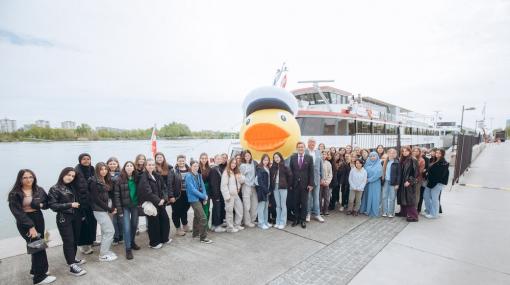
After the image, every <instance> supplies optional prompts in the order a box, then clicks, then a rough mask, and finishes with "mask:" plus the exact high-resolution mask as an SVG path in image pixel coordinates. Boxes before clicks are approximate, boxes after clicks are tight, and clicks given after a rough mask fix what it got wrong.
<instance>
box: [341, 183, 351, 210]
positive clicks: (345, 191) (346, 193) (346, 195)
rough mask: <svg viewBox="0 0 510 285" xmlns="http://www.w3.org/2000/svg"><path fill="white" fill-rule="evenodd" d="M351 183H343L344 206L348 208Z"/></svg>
mask: <svg viewBox="0 0 510 285" xmlns="http://www.w3.org/2000/svg"><path fill="white" fill-rule="evenodd" d="M349 188H350V186H349V184H342V207H344V208H346V207H347V206H348V205H349V192H350V189H349Z"/></svg>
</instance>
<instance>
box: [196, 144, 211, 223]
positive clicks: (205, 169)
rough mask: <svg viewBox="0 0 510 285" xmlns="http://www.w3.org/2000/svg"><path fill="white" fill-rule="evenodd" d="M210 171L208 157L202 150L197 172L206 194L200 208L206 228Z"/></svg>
mask: <svg viewBox="0 0 510 285" xmlns="http://www.w3.org/2000/svg"><path fill="white" fill-rule="evenodd" d="M210 172H211V167H210V166H209V157H208V156H207V153H205V152H203V153H201V154H200V159H199V164H198V173H199V174H200V176H202V180H203V181H204V187H205V193H206V194H207V200H206V201H204V203H203V205H202V208H203V209H204V213H205V218H206V221H207V223H206V228H209V216H210V214H209V209H210V205H211V201H210V197H212V196H211V186H210V185H209V173H210Z"/></svg>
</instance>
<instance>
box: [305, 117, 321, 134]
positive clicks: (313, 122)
mask: <svg viewBox="0 0 510 285" xmlns="http://www.w3.org/2000/svg"><path fill="white" fill-rule="evenodd" d="M300 126H301V135H303V136H318V135H321V134H322V118H303V120H302V121H301V123H300Z"/></svg>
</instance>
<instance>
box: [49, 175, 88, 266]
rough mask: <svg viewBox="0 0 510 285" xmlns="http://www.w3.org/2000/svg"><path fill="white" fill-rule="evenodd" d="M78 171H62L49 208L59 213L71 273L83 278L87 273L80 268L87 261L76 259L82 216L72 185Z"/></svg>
mask: <svg viewBox="0 0 510 285" xmlns="http://www.w3.org/2000/svg"><path fill="white" fill-rule="evenodd" d="M75 176H76V171H74V168H72V167H66V168H64V169H62V171H61V172H60V175H59V176H58V180H57V184H55V185H53V186H52V187H51V188H50V191H49V192H48V206H49V207H50V208H51V209H52V210H53V211H54V212H56V213H57V217H56V220H57V228H58V232H59V233H60V236H61V237H62V243H63V246H62V249H63V250H64V257H65V259H66V262H67V265H69V273H70V274H71V275H74V276H81V275H83V274H86V273H87V271H85V270H84V269H82V268H81V267H80V265H81V264H84V263H85V259H81V260H78V259H76V251H77V249H78V247H77V241H78V238H79V237H80V228H81V214H80V211H79V208H80V203H79V202H78V194H77V193H76V190H75V189H74V187H73V185H72V183H73V180H74V178H75Z"/></svg>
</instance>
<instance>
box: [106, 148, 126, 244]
mask: <svg viewBox="0 0 510 285" xmlns="http://www.w3.org/2000/svg"><path fill="white" fill-rule="evenodd" d="M106 165H107V166H108V173H109V174H110V181H111V184H112V187H113V185H115V182H116V181H117V179H118V178H119V176H120V163H119V160H118V159H117V158H116V157H110V158H108V160H107V161H106ZM112 190H113V189H112ZM109 193H110V200H112V201H113V191H110V192H109ZM120 214H121V212H117V213H116V214H114V215H113V216H112V222H113V228H114V229H115V234H114V235H113V245H117V244H119V242H122V241H123V240H124V237H123V234H122V232H123V229H124V225H123V223H122V222H123V219H122V217H120Z"/></svg>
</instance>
